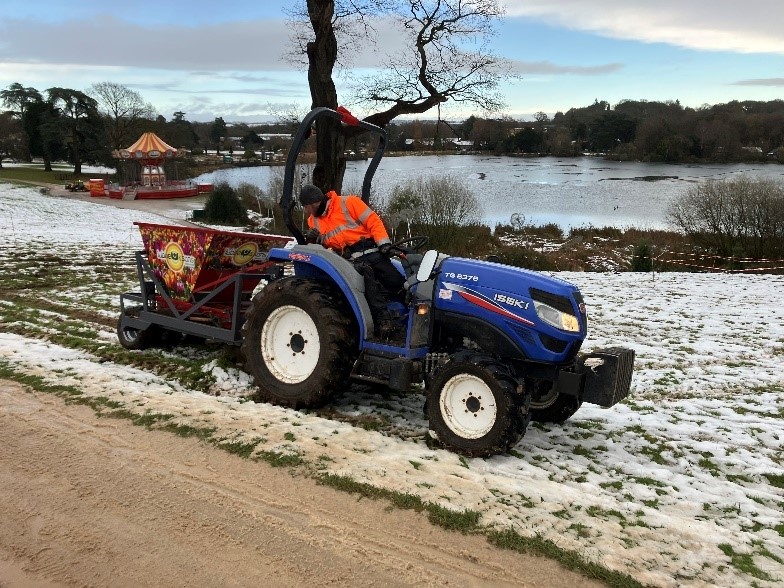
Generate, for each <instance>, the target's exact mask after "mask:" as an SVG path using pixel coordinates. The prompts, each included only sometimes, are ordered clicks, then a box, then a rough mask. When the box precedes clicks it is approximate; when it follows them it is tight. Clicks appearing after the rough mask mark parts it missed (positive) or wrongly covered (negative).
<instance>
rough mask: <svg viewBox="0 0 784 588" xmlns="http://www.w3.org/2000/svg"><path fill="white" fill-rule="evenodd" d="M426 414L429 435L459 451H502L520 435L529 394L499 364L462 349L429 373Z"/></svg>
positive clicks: (474, 453)
mask: <svg viewBox="0 0 784 588" xmlns="http://www.w3.org/2000/svg"><path fill="white" fill-rule="evenodd" d="M518 388H519V390H518ZM427 416H428V419H429V421H430V436H431V437H435V438H436V439H437V440H438V441H439V442H441V443H442V444H443V445H445V446H447V447H449V448H451V449H453V450H455V451H457V452H458V453H462V454H464V455H468V456H472V457H483V456H488V455H493V454H495V453H503V452H506V451H508V450H509V449H510V448H511V447H513V446H514V445H515V444H516V443H517V442H518V441H519V440H520V439H521V438H522V437H523V435H524V434H525V429H526V426H527V425H528V393H527V391H526V390H524V389H522V387H519V386H518V384H517V381H516V380H515V379H514V377H513V376H512V374H511V372H510V371H509V369H508V368H507V367H506V366H505V365H504V364H502V363H500V362H498V361H496V360H495V359H493V358H492V357H489V356H487V355H482V354H479V353H475V352H471V351H461V352H458V353H456V354H454V355H452V357H450V359H449V361H447V363H446V364H445V365H444V367H443V368H441V369H439V370H438V371H437V372H436V374H435V375H434V377H433V379H432V381H431V383H430V386H429V388H428V392H427Z"/></svg>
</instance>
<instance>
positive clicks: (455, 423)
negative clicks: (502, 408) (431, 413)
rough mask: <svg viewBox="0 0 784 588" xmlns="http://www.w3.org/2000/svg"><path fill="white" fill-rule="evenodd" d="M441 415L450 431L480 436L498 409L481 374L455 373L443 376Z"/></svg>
mask: <svg viewBox="0 0 784 588" xmlns="http://www.w3.org/2000/svg"><path fill="white" fill-rule="evenodd" d="M439 405H440V408H441V415H442V417H443V419H444V422H445V423H446V426H447V427H449V428H450V429H451V430H452V432H453V433H455V434H456V435H458V436H460V437H462V438H463V439H480V438H481V437H484V436H485V435H487V434H488V433H489V432H490V430H491V429H492V428H493V425H495V421H496V417H497V416H498V409H497V407H496V404H495V396H493V393H492V391H491V390H490V387H489V386H488V385H487V384H486V383H485V381H484V380H482V378H479V377H477V376H474V375H471V374H459V375H457V376H454V377H453V378H450V379H449V380H447V382H446V384H444V387H443V388H441V396H440V397H439Z"/></svg>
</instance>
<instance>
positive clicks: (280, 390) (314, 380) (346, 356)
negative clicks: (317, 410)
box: [242, 278, 358, 408]
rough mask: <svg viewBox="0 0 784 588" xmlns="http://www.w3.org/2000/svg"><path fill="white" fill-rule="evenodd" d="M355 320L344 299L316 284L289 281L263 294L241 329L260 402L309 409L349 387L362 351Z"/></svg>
mask: <svg viewBox="0 0 784 588" xmlns="http://www.w3.org/2000/svg"><path fill="white" fill-rule="evenodd" d="M351 316H352V314H351V310H350V309H349V308H348V306H347V304H346V303H345V301H344V300H343V298H342V296H340V295H339V294H338V293H336V292H334V291H333V290H332V289H331V288H330V287H328V286H326V285H324V284H321V283H318V282H315V281H312V280H303V279H301V278H284V279H281V280H278V281H276V282H273V283H271V284H270V285H268V286H267V287H266V288H264V289H263V290H261V291H260V292H259V293H258V294H257V295H256V296H255V297H254V299H253V305H252V307H251V309H250V311H249V313H248V318H247V320H246V321H245V324H244V325H243V328H242V332H243V336H244V341H243V344H242V353H243V355H244V356H245V367H246V369H247V370H248V371H249V373H250V374H252V375H253V378H254V383H255V384H256V386H257V387H258V389H259V392H258V396H259V398H260V399H261V400H262V401H266V402H271V403H273V404H278V405H282V406H289V407H291V408H310V407H318V406H323V405H324V404H326V403H327V402H329V400H330V399H331V398H332V397H333V396H334V395H335V393H337V392H338V391H339V390H341V389H343V388H345V386H346V382H347V381H348V379H349V374H350V373H351V367H352V365H353V363H354V360H355V359H356V356H357V353H358V347H357V340H356V329H355V328H353V324H352V321H351Z"/></svg>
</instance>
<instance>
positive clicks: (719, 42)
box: [503, 0, 784, 54]
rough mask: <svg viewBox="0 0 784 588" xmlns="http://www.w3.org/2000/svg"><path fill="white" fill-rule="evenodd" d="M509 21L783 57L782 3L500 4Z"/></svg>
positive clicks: (570, 0)
mask: <svg viewBox="0 0 784 588" xmlns="http://www.w3.org/2000/svg"><path fill="white" fill-rule="evenodd" d="M503 2H504V4H505V6H506V8H507V14H508V15H509V16H511V17H526V18H533V19H537V20H541V21H543V22H545V23H548V24H550V25H554V26H563V27H567V28H570V29H574V30H581V31H589V32H593V33H597V34H600V35H604V36H607V37H612V38H615V39H625V40H638V41H643V42H646V43H668V44H671V45H676V46H679V47H687V48H690V49H699V50H711V51H733V52H738V53H782V54H784V29H782V27H781V23H782V21H784V3H782V2H781V1H780V0H757V1H756V2H754V5H753V7H750V6H749V5H748V4H747V3H743V2H736V1H734V0H710V1H707V0H690V1H689V2H684V1H683V0H660V1H658V2H655V3H654V2H650V1H649V0H624V2H618V1H617V0H503Z"/></svg>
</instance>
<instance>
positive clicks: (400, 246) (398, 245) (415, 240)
mask: <svg viewBox="0 0 784 588" xmlns="http://www.w3.org/2000/svg"><path fill="white" fill-rule="evenodd" d="M428 240H429V239H428V237H427V236H425V235H420V236H416V237H406V238H405V239H401V240H400V241H395V242H394V243H392V249H394V250H395V251H399V252H400V253H413V252H414V251H416V250H417V249H419V248H420V247H424V246H425V244H427V242H428Z"/></svg>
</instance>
